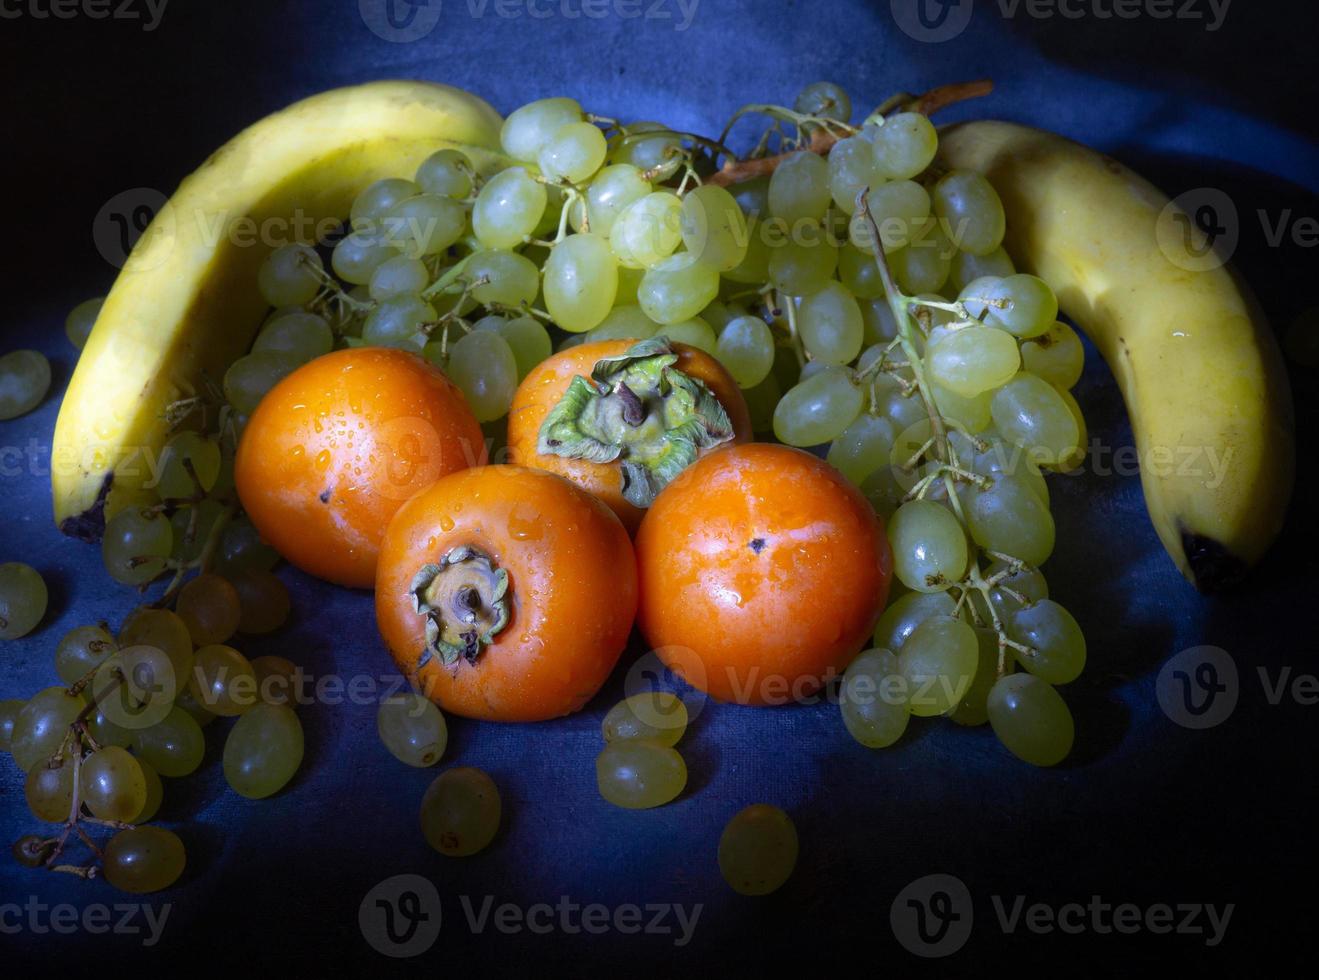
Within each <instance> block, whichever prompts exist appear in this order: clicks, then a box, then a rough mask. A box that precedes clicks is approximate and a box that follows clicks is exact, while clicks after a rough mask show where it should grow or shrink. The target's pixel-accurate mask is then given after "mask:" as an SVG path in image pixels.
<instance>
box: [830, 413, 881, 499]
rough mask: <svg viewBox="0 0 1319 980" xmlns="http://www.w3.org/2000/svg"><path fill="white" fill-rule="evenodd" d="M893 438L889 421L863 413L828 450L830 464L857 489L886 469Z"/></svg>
mask: <svg viewBox="0 0 1319 980" xmlns="http://www.w3.org/2000/svg"><path fill="white" fill-rule="evenodd" d="M895 436H896V433H895V432H894V430H893V423H892V422H890V421H889V420H888V419H885V418H879V417H877V416H874V415H871V414H869V413H867V412H862V413H861V414H860V415H859V416H857V418H856V421H854V422H853V423H852V424H851V425H849V426H848V427H847V428H846V429H844V430H843V432H842V434H841V435H839V436H838V438H837V439H835V440H834V441H833V444H832V445H831V446H830V447H829V455H828V457H827V458H828V461H829V464H830V465H831V466H833V467H834V468H835V469H837V470H838V471H839V472H840V473H842V474H843V476H845V477H847V480H848V482H849V483H851V484H853V485H854V486H857V487H859V486H861V484H862V483H864V482H865V479H866V477H868V476H869V475H870V474H871V473H874V472H875V470H878V469H880V468H887V467H888V465H889V451H890V450H891V449H892V448H893V440H894V438H895Z"/></svg>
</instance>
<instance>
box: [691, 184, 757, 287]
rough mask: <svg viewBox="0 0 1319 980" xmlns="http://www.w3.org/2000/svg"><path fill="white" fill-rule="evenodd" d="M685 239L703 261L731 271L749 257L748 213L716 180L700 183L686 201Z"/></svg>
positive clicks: (722, 270) (721, 269) (692, 250)
mask: <svg viewBox="0 0 1319 980" xmlns="http://www.w3.org/2000/svg"><path fill="white" fill-rule="evenodd" d="M682 241H683V244H684V245H686V246H687V251H689V252H691V253H692V254H693V255H695V256H696V257H697V258H698V259H700V260H701V262H703V263H705V264H706V265H708V266H711V267H713V268H715V269H718V270H719V271H720V272H730V271H731V270H733V269H736V268H737V267H738V266H739V265H741V264H742V260H743V259H745V258H746V254H747V247H748V241H749V240H748V238H747V220H746V216H745V215H743V214H742V209H741V208H740V207H738V205H737V201H736V200H735V199H734V197H733V195H732V194H730V193H728V191H726V190H724V188H722V187H718V186H716V185H714V184H705V185H703V186H701V187H697V188H695V189H694V190H691V191H688V192H687V196H686V197H684V198H683V201H682Z"/></svg>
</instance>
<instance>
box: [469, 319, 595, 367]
mask: <svg viewBox="0 0 1319 980" xmlns="http://www.w3.org/2000/svg"><path fill="white" fill-rule="evenodd" d="M485 319H486V320H489V319H490V318H489V317H486V318H485ZM608 319H609V317H605V320H606V321H608ZM481 322H482V323H484V322H485V320H483V321H481ZM476 329H477V330H481V329H485V330H493V331H494V332H496V333H497V334H499V336H501V337H503V338H504V341H505V342H506V343H507V344H508V347H509V350H511V351H512V352H513V360H514V361H516V362H517V366H518V381H519V382H521V381H522V379H523V378H525V377H526V376H527V375H528V374H530V373H531V369H532V368H534V367H535V366H536V365H537V364H539V363H540V362H541V361H543V360H545V358H547V357H549V356H550V354H552V353H553V352H554V347H553V343H552V342H551V341H550V335H549V331H547V330H546V329H545V325H544V324H543V323H541V322H540V321H539V320H537V319H536V318H535V317H534V316H519V317H513V318H512V319H509V320H505V319H503V318H502V317H501V318H500V320H499V322H498V323H491V324H489V325H488V326H486V327H482V326H481V323H478V324H477V325H476ZM596 329H599V328H598V327H597V328H596Z"/></svg>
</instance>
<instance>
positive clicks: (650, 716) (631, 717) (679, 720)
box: [601, 691, 688, 748]
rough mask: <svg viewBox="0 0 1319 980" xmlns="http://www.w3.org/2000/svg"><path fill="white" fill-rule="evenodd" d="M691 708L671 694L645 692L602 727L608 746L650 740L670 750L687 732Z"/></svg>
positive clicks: (619, 707) (622, 703)
mask: <svg viewBox="0 0 1319 980" xmlns="http://www.w3.org/2000/svg"><path fill="white" fill-rule="evenodd" d="M687 720H688V715H687V705H686V704H685V703H684V702H683V700H682V698H680V697H678V696H677V695H676V694H673V693H671V692H669V691H643V692H642V693H640V694H633V695H632V696H631V697H629V698H625V699H624V700H622V701H619V702H618V704H616V705H614V706H613V707H612V708H610V709H609V712H608V713H607V714H606V715H605V720H604V722H603V723H602V724H601V729H602V731H603V732H604V736H605V741H606V742H617V741H623V740H626V739H646V740H648V741H652V742H657V743H659V744H660V745H667V746H669V747H670V748H672V747H673V746H675V745H677V744H678V742H679V741H681V740H682V736H683V733H684V732H686V731H687Z"/></svg>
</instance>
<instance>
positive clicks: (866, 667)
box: [838, 650, 911, 749]
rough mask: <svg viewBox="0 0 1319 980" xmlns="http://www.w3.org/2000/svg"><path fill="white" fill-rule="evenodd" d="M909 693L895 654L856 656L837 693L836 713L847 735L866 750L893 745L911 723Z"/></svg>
mask: <svg viewBox="0 0 1319 980" xmlns="http://www.w3.org/2000/svg"><path fill="white" fill-rule="evenodd" d="M908 693H909V692H908V690H907V685H906V679H905V678H904V677H903V676H902V673H901V670H900V668H899V664H898V658H897V656H896V655H895V654H893V653H891V652H889V651H888V650H866V651H864V652H862V653H859V654H857V656H856V659H855V660H853V661H852V662H851V663H850V664H849V665H848V667H847V671H846V672H845V673H844V674H843V683H842V686H841V687H840V688H839V690H838V703H839V709H840V711H841V713H842V716H843V724H844V725H845V726H846V727H847V731H848V733H849V734H850V735H851V736H852V738H854V739H856V740H857V741H858V742H860V743H861V744H862V745H864V746H866V747H867V748H871V749H882V748H887V747H888V746H890V745H892V744H893V743H894V742H896V741H897V740H898V739H900V738H901V737H902V733H903V732H905V731H906V730H907V722H908V721H910V720H911V707H910V706H909V705H908V703H907V697H908Z"/></svg>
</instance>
